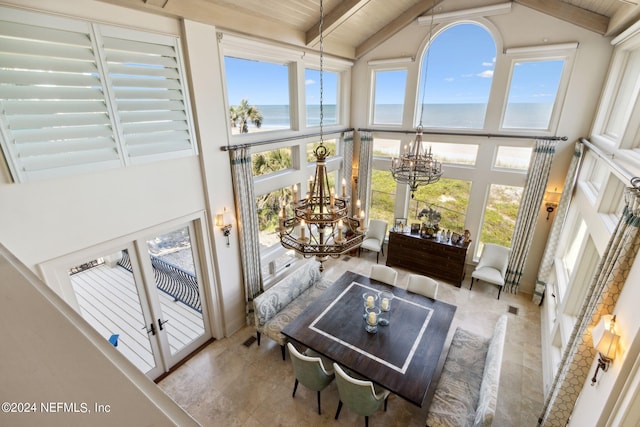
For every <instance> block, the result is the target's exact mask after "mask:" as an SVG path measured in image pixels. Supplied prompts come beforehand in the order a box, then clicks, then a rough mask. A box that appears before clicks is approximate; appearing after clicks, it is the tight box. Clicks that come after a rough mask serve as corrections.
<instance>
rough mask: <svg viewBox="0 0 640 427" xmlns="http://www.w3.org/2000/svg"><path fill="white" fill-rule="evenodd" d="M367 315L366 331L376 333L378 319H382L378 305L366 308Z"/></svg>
mask: <svg viewBox="0 0 640 427" xmlns="http://www.w3.org/2000/svg"><path fill="white" fill-rule="evenodd" d="M366 312H367V314H366V317H365V321H364V323H365V326H364V329H365V331H367V332H369V333H370V334H375V333H377V332H378V320H379V319H380V309H379V308H378V307H375V306H374V307H371V308H367V309H366Z"/></svg>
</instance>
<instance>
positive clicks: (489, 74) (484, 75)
mask: <svg viewBox="0 0 640 427" xmlns="http://www.w3.org/2000/svg"><path fill="white" fill-rule="evenodd" d="M478 77H482V78H483V79H490V78H491V77H493V70H485V71H483V72H481V73H480V74H478Z"/></svg>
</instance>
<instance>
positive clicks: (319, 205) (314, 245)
mask: <svg viewBox="0 0 640 427" xmlns="http://www.w3.org/2000/svg"><path fill="white" fill-rule="evenodd" d="M322 27H323V7H322V0H320V143H319V145H318V146H317V147H316V149H315V150H314V154H315V157H316V172H315V175H314V176H312V177H310V179H309V191H308V193H307V194H306V196H304V197H300V198H298V191H297V186H294V187H293V201H292V202H291V203H290V204H284V205H283V206H282V211H281V213H280V220H279V232H280V242H281V243H282V246H284V247H285V248H287V249H293V250H294V251H296V252H297V253H299V254H301V255H302V256H304V257H305V258H308V257H312V256H315V257H316V259H317V260H318V261H320V271H323V269H324V267H323V263H324V261H326V260H327V259H328V258H329V257H332V258H338V257H340V255H343V254H345V253H347V252H349V251H352V250H354V249H356V248H358V247H359V246H360V245H361V244H362V239H363V237H364V231H365V229H364V226H363V223H364V216H365V215H364V211H361V210H360V207H359V206H358V212H355V213H354V215H351V212H350V211H351V209H350V206H349V205H350V204H349V197H348V196H347V194H346V181H345V180H344V179H343V180H342V192H341V194H340V195H336V194H335V191H334V190H333V188H332V187H331V185H330V183H329V175H328V174H327V169H326V158H327V157H328V154H329V153H328V150H327V148H326V147H325V146H324V139H323V133H322V130H323V129H322V125H323V119H324V116H323V104H322V97H323V80H322V72H323V35H322V30H323V28H322Z"/></svg>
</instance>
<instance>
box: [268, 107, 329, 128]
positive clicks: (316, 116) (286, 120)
mask: <svg viewBox="0 0 640 427" xmlns="http://www.w3.org/2000/svg"><path fill="white" fill-rule="evenodd" d="M256 107H257V108H258V110H260V112H261V113H262V118H263V121H262V127H263V128H267V129H271V128H277V129H283V128H284V129H287V128H289V127H290V126H291V119H290V114H289V106H288V105H256ZM322 115H323V119H322V123H323V124H324V125H334V124H336V123H338V119H337V114H336V105H335V104H329V105H326V104H325V105H323V106H322ZM307 126H309V127H312V126H320V106H319V105H307Z"/></svg>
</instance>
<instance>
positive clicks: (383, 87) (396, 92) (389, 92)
mask: <svg viewBox="0 0 640 427" xmlns="http://www.w3.org/2000/svg"><path fill="white" fill-rule="evenodd" d="M374 84H375V91H374V104H373V123H374V124H377V125H401V124H402V114H403V112H404V93H405V87H406V85H407V70H379V71H375V73H374Z"/></svg>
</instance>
